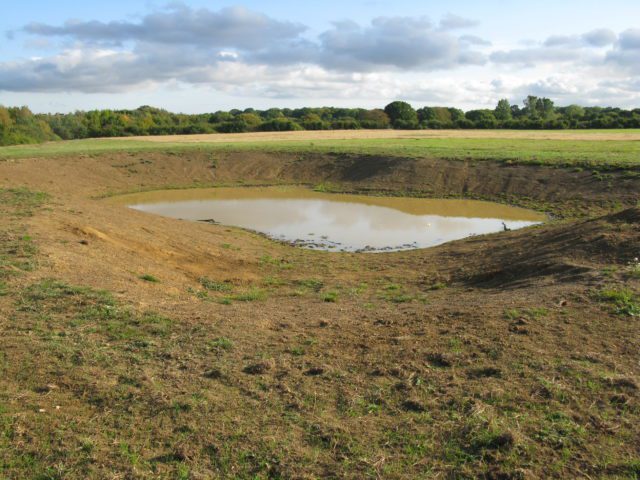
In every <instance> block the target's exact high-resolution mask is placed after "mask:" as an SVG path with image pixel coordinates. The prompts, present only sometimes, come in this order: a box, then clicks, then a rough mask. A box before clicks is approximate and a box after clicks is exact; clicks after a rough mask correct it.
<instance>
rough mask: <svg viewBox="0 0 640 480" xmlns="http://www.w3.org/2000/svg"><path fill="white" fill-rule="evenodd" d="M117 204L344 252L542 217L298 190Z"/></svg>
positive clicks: (139, 197) (488, 206)
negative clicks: (243, 229) (239, 228)
mask: <svg viewBox="0 0 640 480" xmlns="http://www.w3.org/2000/svg"><path fill="white" fill-rule="evenodd" d="M118 201H119V202H124V203H125V204H127V205H129V206H130V207H131V208H134V209H136V210H140V211H143V212H148V213H153V214H157V215H163V216H166V217H172V218H178V219H184V220H193V221H200V222H208V223H216V224H217V223H219V224H223V225H229V226H236V227H242V228H245V229H249V230H254V231H257V232H261V233H263V234H265V235H267V236H268V237H270V238H272V239H275V240H280V241H285V242H288V243H291V244H292V245H298V246H301V247H304V248H311V249H317V250H329V251H344V252H384V251H398V250H410V249H416V248H425V247H432V246H435V245H439V244H442V243H445V242H449V241H452V240H458V239H461V238H465V237H469V236H472V235H481V234H486V233H493V232H500V231H503V230H505V229H509V230H515V229H518V228H523V227H527V226H530V225H534V224H537V223H541V222H543V221H544V220H545V218H546V217H545V216H544V215H543V214H541V213H538V212H534V211H531V210H526V209H522V208H516V207H511V206H507V205H502V204H498V203H492V202H483V201H476V200H449V199H447V200H441V199H436V200H434V199H423V198H409V197H374V196H366V195H347V194H332V193H322V192H317V191H314V190H311V189H308V188H303V187H240V188H212V189H190V190H167V191H155V192H147V193H140V194H132V195H125V196H123V197H120V199H119V200H118Z"/></svg>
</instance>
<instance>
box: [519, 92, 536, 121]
mask: <svg viewBox="0 0 640 480" xmlns="http://www.w3.org/2000/svg"><path fill="white" fill-rule="evenodd" d="M523 103H524V113H525V115H527V116H528V117H529V118H539V116H540V115H539V114H538V97H536V96H533V95H529V96H527V98H525V99H524V100H523Z"/></svg>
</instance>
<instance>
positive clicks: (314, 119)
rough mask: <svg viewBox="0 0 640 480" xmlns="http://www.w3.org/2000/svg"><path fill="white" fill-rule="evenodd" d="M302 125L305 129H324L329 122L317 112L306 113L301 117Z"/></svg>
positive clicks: (327, 126)
mask: <svg viewBox="0 0 640 480" xmlns="http://www.w3.org/2000/svg"><path fill="white" fill-rule="evenodd" d="M302 126H303V127H304V129H305V130H326V129H328V128H329V123H328V122H325V121H324V120H322V118H320V115H318V114H317V113H307V114H306V115H304V116H303V117H302Z"/></svg>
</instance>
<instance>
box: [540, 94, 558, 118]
mask: <svg viewBox="0 0 640 480" xmlns="http://www.w3.org/2000/svg"><path fill="white" fill-rule="evenodd" d="M536 108H537V110H538V114H539V115H540V116H541V117H542V118H544V119H551V118H553V115H554V113H555V105H554V104H553V101H552V100H550V99H548V98H544V97H543V98H539V99H538V101H537V103H536Z"/></svg>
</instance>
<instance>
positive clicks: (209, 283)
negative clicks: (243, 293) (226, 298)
mask: <svg viewBox="0 0 640 480" xmlns="http://www.w3.org/2000/svg"><path fill="white" fill-rule="evenodd" d="M199 281H200V285H202V288H204V289H205V290H208V291H210V292H230V291H231V290H233V285H231V284H230V283H226V282H217V281H215V280H211V279H210V278H207V277H202V278H200V280H199Z"/></svg>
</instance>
